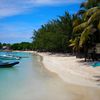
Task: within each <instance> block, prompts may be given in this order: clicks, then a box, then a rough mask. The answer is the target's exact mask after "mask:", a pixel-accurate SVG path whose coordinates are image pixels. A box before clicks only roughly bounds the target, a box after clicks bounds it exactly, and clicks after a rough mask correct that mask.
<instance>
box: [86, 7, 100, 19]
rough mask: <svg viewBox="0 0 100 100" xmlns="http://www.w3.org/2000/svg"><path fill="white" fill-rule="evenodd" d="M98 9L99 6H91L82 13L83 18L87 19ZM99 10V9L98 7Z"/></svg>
mask: <svg viewBox="0 0 100 100" xmlns="http://www.w3.org/2000/svg"><path fill="white" fill-rule="evenodd" d="M98 9H99V7H93V8H90V9H89V10H87V11H86V13H85V14H84V17H85V18H84V19H85V20H87V19H88V17H90V16H91V15H92V14H93V13H95V12H96V11H97V10H98ZM99 10H100V9H99Z"/></svg>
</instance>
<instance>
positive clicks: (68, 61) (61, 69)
mask: <svg viewBox="0 0 100 100" xmlns="http://www.w3.org/2000/svg"><path fill="white" fill-rule="evenodd" d="M35 53H36V52H35ZM38 54H39V55H40V56H42V57H43V64H44V66H45V67H46V68H47V69H48V70H50V71H51V72H54V73H56V74H58V75H59V76H60V77H61V78H62V79H63V80H64V81H65V82H68V83H71V84H76V85H80V86H88V87H100V81H99V80H100V67H95V68H93V67H92V66H90V65H89V63H87V62H83V61H84V60H83V59H76V57H75V56H68V55H64V54H53V55H52V54H50V53H38ZM97 76H98V77H97Z"/></svg>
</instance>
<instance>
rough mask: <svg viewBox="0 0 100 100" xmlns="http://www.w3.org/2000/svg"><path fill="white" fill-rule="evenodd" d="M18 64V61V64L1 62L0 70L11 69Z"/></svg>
mask: <svg viewBox="0 0 100 100" xmlns="http://www.w3.org/2000/svg"><path fill="white" fill-rule="evenodd" d="M16 64H19V62H18V61H16V62H0V68H9V67H12V66H14V65H16Z"/></svg>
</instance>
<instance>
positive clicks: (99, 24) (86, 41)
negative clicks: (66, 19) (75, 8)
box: [70, 0, 100, 52]
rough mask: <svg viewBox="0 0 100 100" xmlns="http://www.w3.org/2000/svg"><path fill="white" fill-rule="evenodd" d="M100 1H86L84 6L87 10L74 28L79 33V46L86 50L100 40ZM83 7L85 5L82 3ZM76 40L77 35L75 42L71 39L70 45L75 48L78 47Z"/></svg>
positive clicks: (75, 32)
mask: <svg viewBox="0 0 100 100" xmlns="http://www.w3.org/2000/svg"><path fill="white" fill-rule="evenodd" d="M98 3H99V4H100V1H98V0H95V2H94V0H88V2H86V3H84V4H85V5H84V8H85V10H86V9H87V10H86V11H84V13H81V23H80V24H79V25H77V26H74V29H73V33H74V34H78V35H77V36H78V40H79V42H78V43H79V44H77V46H79V47H78V48H79V49H80V48H83V49H84V51H85V52H87V51H88V49H89V48H91V47H92V46H94V44H95V43H96V42H100V7H99V6H98ZM81 7H83V5H81ZM79 16H80V15H79ZM98 37H99V38H98ZM76 40H77V37H75V38H74V40H73V42H72V40H71V44H70V45H71V46H73V48H75V47H76V45H73V43H75V41H76Z"/></svg>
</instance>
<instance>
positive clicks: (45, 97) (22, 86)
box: [0, 53, 100, 100]
mask: <svg viewBox="0 0 100 100" xmlns="http://www.w3.org/2000/svg"><path fill="white" fill-rule="evenodd" d="M17 55H20V56H25V57H26V56H27V57H28V58H23V59H21V60H20V64H18V65H16V66H14V67H13V68H1V69H0V100H100V89H97V88H88V87H81V86H76V85H70V84H67V83H65V82H64V81H63V80H62V79H60V78H59V77H58V76H57V75H56V74H54V73H51V72H49V71H48V70H47V69H45V67H44V66H43V65H42V63H41V62H40V57H39V56H36V55H32V54H28V53H17Z"/></svg>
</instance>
